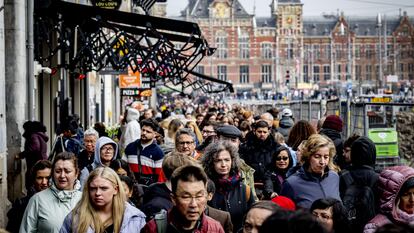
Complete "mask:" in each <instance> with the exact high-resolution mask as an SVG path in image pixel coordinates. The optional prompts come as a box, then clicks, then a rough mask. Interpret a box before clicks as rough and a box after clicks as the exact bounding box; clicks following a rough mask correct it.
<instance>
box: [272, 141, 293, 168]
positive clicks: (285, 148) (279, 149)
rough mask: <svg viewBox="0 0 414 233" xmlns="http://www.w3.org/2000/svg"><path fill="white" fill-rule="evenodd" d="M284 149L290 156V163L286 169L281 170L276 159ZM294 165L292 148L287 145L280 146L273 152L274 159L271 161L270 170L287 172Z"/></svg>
mask: <svg viewBox="0 0 414 233" xmlns="http://www.w3.org/2000/svg"><path fill="white" fill-rule="evenodd" d="M282 151H286V153H287V155H288V158H289V165H288V166H287V168H286V169H285V170H284V171H281V170H280V169H279V168H278V167H277V166H276V159H277V157H278V156H279V154H280V153H281V152H282ZM292 166H293V159H292V154H291V153H290V150H289V149H288V148H287V147H285V146H279V147H278V148H277V149H276V151H275V152H274V153H273V154H272V160H271V162H270V170H272V171H273V170H276V171H279V172H282V173H286V172H287V170H289V168H291V167H292Z"/></svg>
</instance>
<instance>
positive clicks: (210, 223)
mask: <svg viewBox="0 0 414 233" xmlns="http://www.w3.org/2000/svg"><path fill="white" fill-rule="evenodd" d="M178 215H179V214H178V211H177V210H175V208H173V209H172V210H171V211H170V212H168V215H167V222H168V225H167V227H166V232H168V233H180V232H187V231H184V230H182V231H180V230H179V229H180V227H179V226H180V225H181V224H180V223H179V221H178V218H177V216H178ZM192 232H193V233H224V230H223V227H222V226H221V225H220V223H219V222H217V221H216V220H214V219H212V218H210V217H209V216H206V215H205V214H202V215H201V224H199V225H198V227H197V229H194V230H193V231H192ZM142 233H157V223H156V222H155V219H152V220H151V221H149V222H148V223H147V224H146V225H145V226H144V228H143V229H142Z"/></svg>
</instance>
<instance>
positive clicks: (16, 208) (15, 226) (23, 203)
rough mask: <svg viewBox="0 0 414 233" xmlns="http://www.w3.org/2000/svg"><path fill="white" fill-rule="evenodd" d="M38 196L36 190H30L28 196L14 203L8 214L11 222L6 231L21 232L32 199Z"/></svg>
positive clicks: (8, 223)
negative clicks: (26, 210) (24, 216)
mask: <svg viewBox="0 0 414 233" xmlns="http://www.w3.org/2000/svg"><path fill="white" fill-rule="evenodd" d="M35 194H36V189H35V188H33V187H32V188H30V189H29V190H28V191H27V196H25V197H23V198H21V199H17V200H16V201H15V202H14V203H13V206H12V208H11V209H10V210H9V212H7V218H8V219H9V221H8V222H7V227H6V230H7V231H9V232H10V233H17V232H19V228H20V225H21V223H22V219H23V215H24V211H25V209H26V207H27V204H29V200H30V198H31V197H32V196H33V195H35Z"/></svg>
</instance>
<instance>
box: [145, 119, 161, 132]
mask: <svg viewBox="0 0 414 233" xmlns="http://www.w3.org/2000/svg"><path fill="white" fill-rule="evenodd" d="M144 126H148V127H150V128H151V129H152V130H154V131H155V132H158V129H159V128H160V125H159V124H158V121H156V120H155V119H153V118H148V119H144V120H142V121H141V128H143V127H144Z"/></svg>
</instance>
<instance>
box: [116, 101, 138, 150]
mask: <svg viewBox="0 0 414 233" xmlns="http://www.w3.org/2000/svg"><path fill="white" fill-rule="evenodd" d="M139 116H140V113H139V111H138V110H136V109H135V108H128V110H127V117H126V122H127V123H126V124H125V125H123V127H122V129H121V131H122V135H121V139H120V140H119V147H120V148H121V151H122V152H123V151H124V150H125V148H126V147H127V146H128V144H129V143H131V142H134V141H135V140H137V139H140V138H141V126H140V125H139V122H138V120H139Z"/></svg>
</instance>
